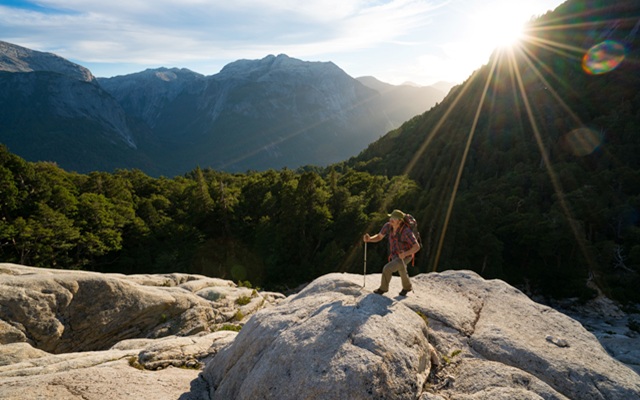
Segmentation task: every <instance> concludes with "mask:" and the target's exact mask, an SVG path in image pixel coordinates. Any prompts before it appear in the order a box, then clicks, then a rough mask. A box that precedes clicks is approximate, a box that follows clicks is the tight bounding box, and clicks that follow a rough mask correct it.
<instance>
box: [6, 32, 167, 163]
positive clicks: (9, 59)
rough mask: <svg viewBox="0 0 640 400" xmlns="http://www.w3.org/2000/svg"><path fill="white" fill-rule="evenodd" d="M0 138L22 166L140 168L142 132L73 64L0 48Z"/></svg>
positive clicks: (19, 49) (10, 47)
mask: <svg viewBox="0 0 640 400" xmlns="http://www.w3.org/2000/svg"><path fill="white" fill-rule="evenodd" d="M0 110H2V111H0V138H1V141H2V143H3V144H6V145H7V146H8V147H9V148H10V149H11V151H13V152H14V153H16V154H19V155H21V156H22V157H24V158H26V159H28V160H34V161H37V160H43V161H55V162H57V163H58V164H60V165H61V166H63V167H64V168H66V169H69V170H77V171H81V172H85V171H89V170H113V169H115V168H119V167H124V166H127V167H139V168H146V169H148V170H149V171H150V172H155V171H154V169H153V167H152V166H151V165H150V164H149V163H148V160H146V158H145V157H144V155H142V154H141V152H140V149H139V147H138V141H139V139H140V138H141V137H143V136H144V133H145V132H146V131H147V130H145V128H144V126H142V125H140V124H136V123H135V122H134V121H132V120H131V119H130V118H129V116H128V115H127V113H126V112H125V110H124V109H123V108H122V107H121V106H120V104H118V102H117V101H116V100H115V98H113V97H112V96H111V95H110V94H109V93H107V92H106V91H105V90H104V89H102V87H101V86H100V85H99V84H98V82H97V81H96V79H95V78H94V77H93V75H92V74H91V73H90V72H89V71H88V70H87V69H86V68H83V67H81V66H79V65H77V64H74V63H71V62H69V61H66V60H65V59H63V58H61V57H58V56H56V55H54V54H50V53H41V52H37V51H32V50H29V49H25V48H23V47H20V46H16V45H12V44H9V43H6V42H0Z"/></svg>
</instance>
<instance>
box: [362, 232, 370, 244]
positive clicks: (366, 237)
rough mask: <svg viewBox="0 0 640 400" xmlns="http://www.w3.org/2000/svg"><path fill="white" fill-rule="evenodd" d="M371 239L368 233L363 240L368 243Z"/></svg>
mask: <svg viewBox="0 0 640 400" xmlns="http://www.w3.org/2000/svg"><path fill="white" fill-rule="evenodd" d="M369 239H371V236H369V234H368V233H365V234H364V237H363V238H362V240H363V241H364V242H365V243H366V242H368V241H369Z"/></svg>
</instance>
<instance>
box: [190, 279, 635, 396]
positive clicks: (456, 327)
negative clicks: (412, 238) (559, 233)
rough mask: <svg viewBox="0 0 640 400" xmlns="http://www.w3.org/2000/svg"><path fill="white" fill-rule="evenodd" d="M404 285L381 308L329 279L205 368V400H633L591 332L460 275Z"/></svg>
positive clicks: (627, 373)
mask: <svg viewBox="0 0 640 400" xmlns="http://www.w3.org/2000/svg"><path fill="white" fill-rule="evenodd" d="M379 279H380V276H379V275H371V276H368V277H367V286H368V287H370V288H371V289H373V288H375V287H377V284H378V283H379ZM412 280H413V287H414V292H412V293H411V294H410V295H409V296H408V297H406V298H402V297H396V298H390V297H387V296H384V297H383V296H378V295H375V294H372V293H371V292H370V290H363V289H361V288H360V282H361V281H362V278H361V277H359V276H354V275H348V274H332V275H327V276H325V277H322V278H320V279H318V280H316V281H315V282H313V283H312V284H311V285H309V286H308V287H307V288H306V289H305V290H304V291H302V292H301V293H299V294H298V295H296V296H293V297H290V298H288V299H287V300H286V301H285V302H283V303H281V304H280V305H278V306H277V307H275V308H270V309H267V310H263V311H261V312H259V313H257V314H256V315H255V316H254V317H253V318H252V319H251V320H250V321H249V323H248V324H247V325H246V326H245V328H244V329H243V330H242V331H241V332H240V334H239V335H238V336H237V338H236V339H235V341H234V342H233V343H232V344H231V345H230V346H229V347H227V348H225V349H223V350H221V351H220V352H219V353H218V354H217V355H216V356H215V357H214V358H213V360H212V361H211V362H210V363H209V364H208V365H207V367H206V368H205V371H204V373H203V375H202V379H204V380H205V381H206V382H207V383H208V385H209V387H210V398H211V399H230V398H234V399H251V398H278V399H294V398H349V399H372V398H380V399H383V398H393V399H418V398H420V399H514V398H519V399H539V398H544V399H623V398H624V399H630V398H639V396H640V376H638V375H637V374H636V373H634V372H633V371H632V370H631V369H629V368H628V367H626V366H624V365H623V364H621V363H620V362H618V361H616V360H614V359H613V358H611V357H610V356H609V355H608V354H607V353H606V351H605V350H604V349H603V348H602V346H601V345H600V343H599V342H598V341H597V340H596V338H595V337H594V336H593V335H592V334H591V333H589V332H588V331H586V330H585V329H584V328H583V327H582V326H581V325H580V324H579V323H578V322H576V321H575V320H573V319H571V318H569V317H567V316H566V315H564V314H561V313H559V312H557V311H555V310H553V309H551V308H549V307H546V306H542V305H539V304H537V303H534V302H533V301H531V300H530V299H529V298H527V297H526V296H525V295H524V294H522V293H521V292H520V291H518V290H516V289H514V288H513V287H511V286H509V285H507V284H506V283H504V282H502V281H485V280H484V279H482V278H480V277H479V276H478V275H476V274H475V273H472V272H468V271H456V272H454V271H449V272H444V273H440V274H435V273H434V274H426V275H419V276H416V277H414V278H412ZM391 289H392V290H391V292H389V293H393V292H394V291H396V292H398V291H399V290H400V286H399V279H397V278H396V279H394V280H393V281H392V286H391ZM394 300H397V301H394ZM420 315H424V316H426V320H427V321H428V325H427V324H426V323H425V320H423V319H422V318H421V317H420ZM430 344H431V345H433V346H434V347H435V348H436V350H437V352H438V353H439V354H440V355H441V360H440V361H439V362H440V364H441V365H440V367H436V366H435V365H436V363H437V362H438V361H437V360H438V359H437V358H435V357H432V356H431V355H430Z"/></svg>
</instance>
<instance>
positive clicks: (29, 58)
mask: <svg viewBox="0 0 640 400" xmlns="http://www.w3.org/2000/svg"><path fill="white" fill-rule="evenodd" d="M0 71H7V72H34V71H46V72H56V73H59V74H62V75H64V76H68V77H70V78H75V79H76V80H79V81H84V82H93V81H94V80H95V78H94V76H93V75H92V74H91V72H90V71H89V70H88V69H86V68H84V67H82V66H80V65H77V64H74V63H72V62H70V61H67V60H65V59H64V58H62V57H59V56H57V55H55V54H53V53H43V52H40V51H34V50H30V49H27V48H25V47H21V46H17V45H14V44H11V43H7V42H3V41H0Z"/></svg>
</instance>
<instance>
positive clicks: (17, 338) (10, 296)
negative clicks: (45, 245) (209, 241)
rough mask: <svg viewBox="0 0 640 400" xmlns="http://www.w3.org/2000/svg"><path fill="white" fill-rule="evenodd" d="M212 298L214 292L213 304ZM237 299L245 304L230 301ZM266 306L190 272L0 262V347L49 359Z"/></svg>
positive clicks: (212, 326) (193, 330) (186, 331)
mask: <svg viewBox="0 0 640 400" xmlns="http://www.w3.org/2000/svg"><path fill="white" fill-rule="evenodd" d="M212 293H219V295H218V296H215V299H213V297H214V296H213V295H212ZM200 294H202V296H201V295H200ZM206 297H208V298H210V299H213V301H212V300H209V299H207V298H206ZM240 297H243V298H245V299H246V301H244V302H242V303H245V302H246V303H247V304H244V305H242V306H239V305H238V304H236V302H235V301H236V299H238V298H240ZM282 297H284V296H282ZM274 301H278V296H273V295H269V294H265V296H262V295H261V294H259V293H257V292H255V291H252V290H251V289H247V288H237V287H236V286H235V284H234V283H233V282H230V281H224V280H221V279H214V278H206V277H203V276H197V275H184V274H172V275H155V276H148V275H131V276H125V275H117V274H99V273H92V272H83V271H66V270H51V269H41V268H31V267H24V266H18V265H12V264H0V321H1V323H0V338H1V339H2V344H8V343H19V342H25V343H28V344H30V345H31V346H32V347H34V348H37V349H39V350H43V351H46V352H48V353H55V354H59V353H70V352H81V351H96V350H105V349H108V348H110V347H111V346H113V345H115V344H116V343H118V342H120V341H122V340H125V339H132V338H160V337H165V336H170V335H178V336H189V335H194V334H198V333H202V332H204V333H206V332H212V331H216V330H217V329H219V328H220V327H222V326H223V325H225V324H239V323H240V322H241V321H239V320H238V316H242V317H241V319H242V318H246V317H247V316H249V315H251V314H252V313H253V312H255V311H256V310H257V309H258V308H259V307H262V306H264V305H268V304H270V302H274ZM239 311H240V313H239Z"/></svg>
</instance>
